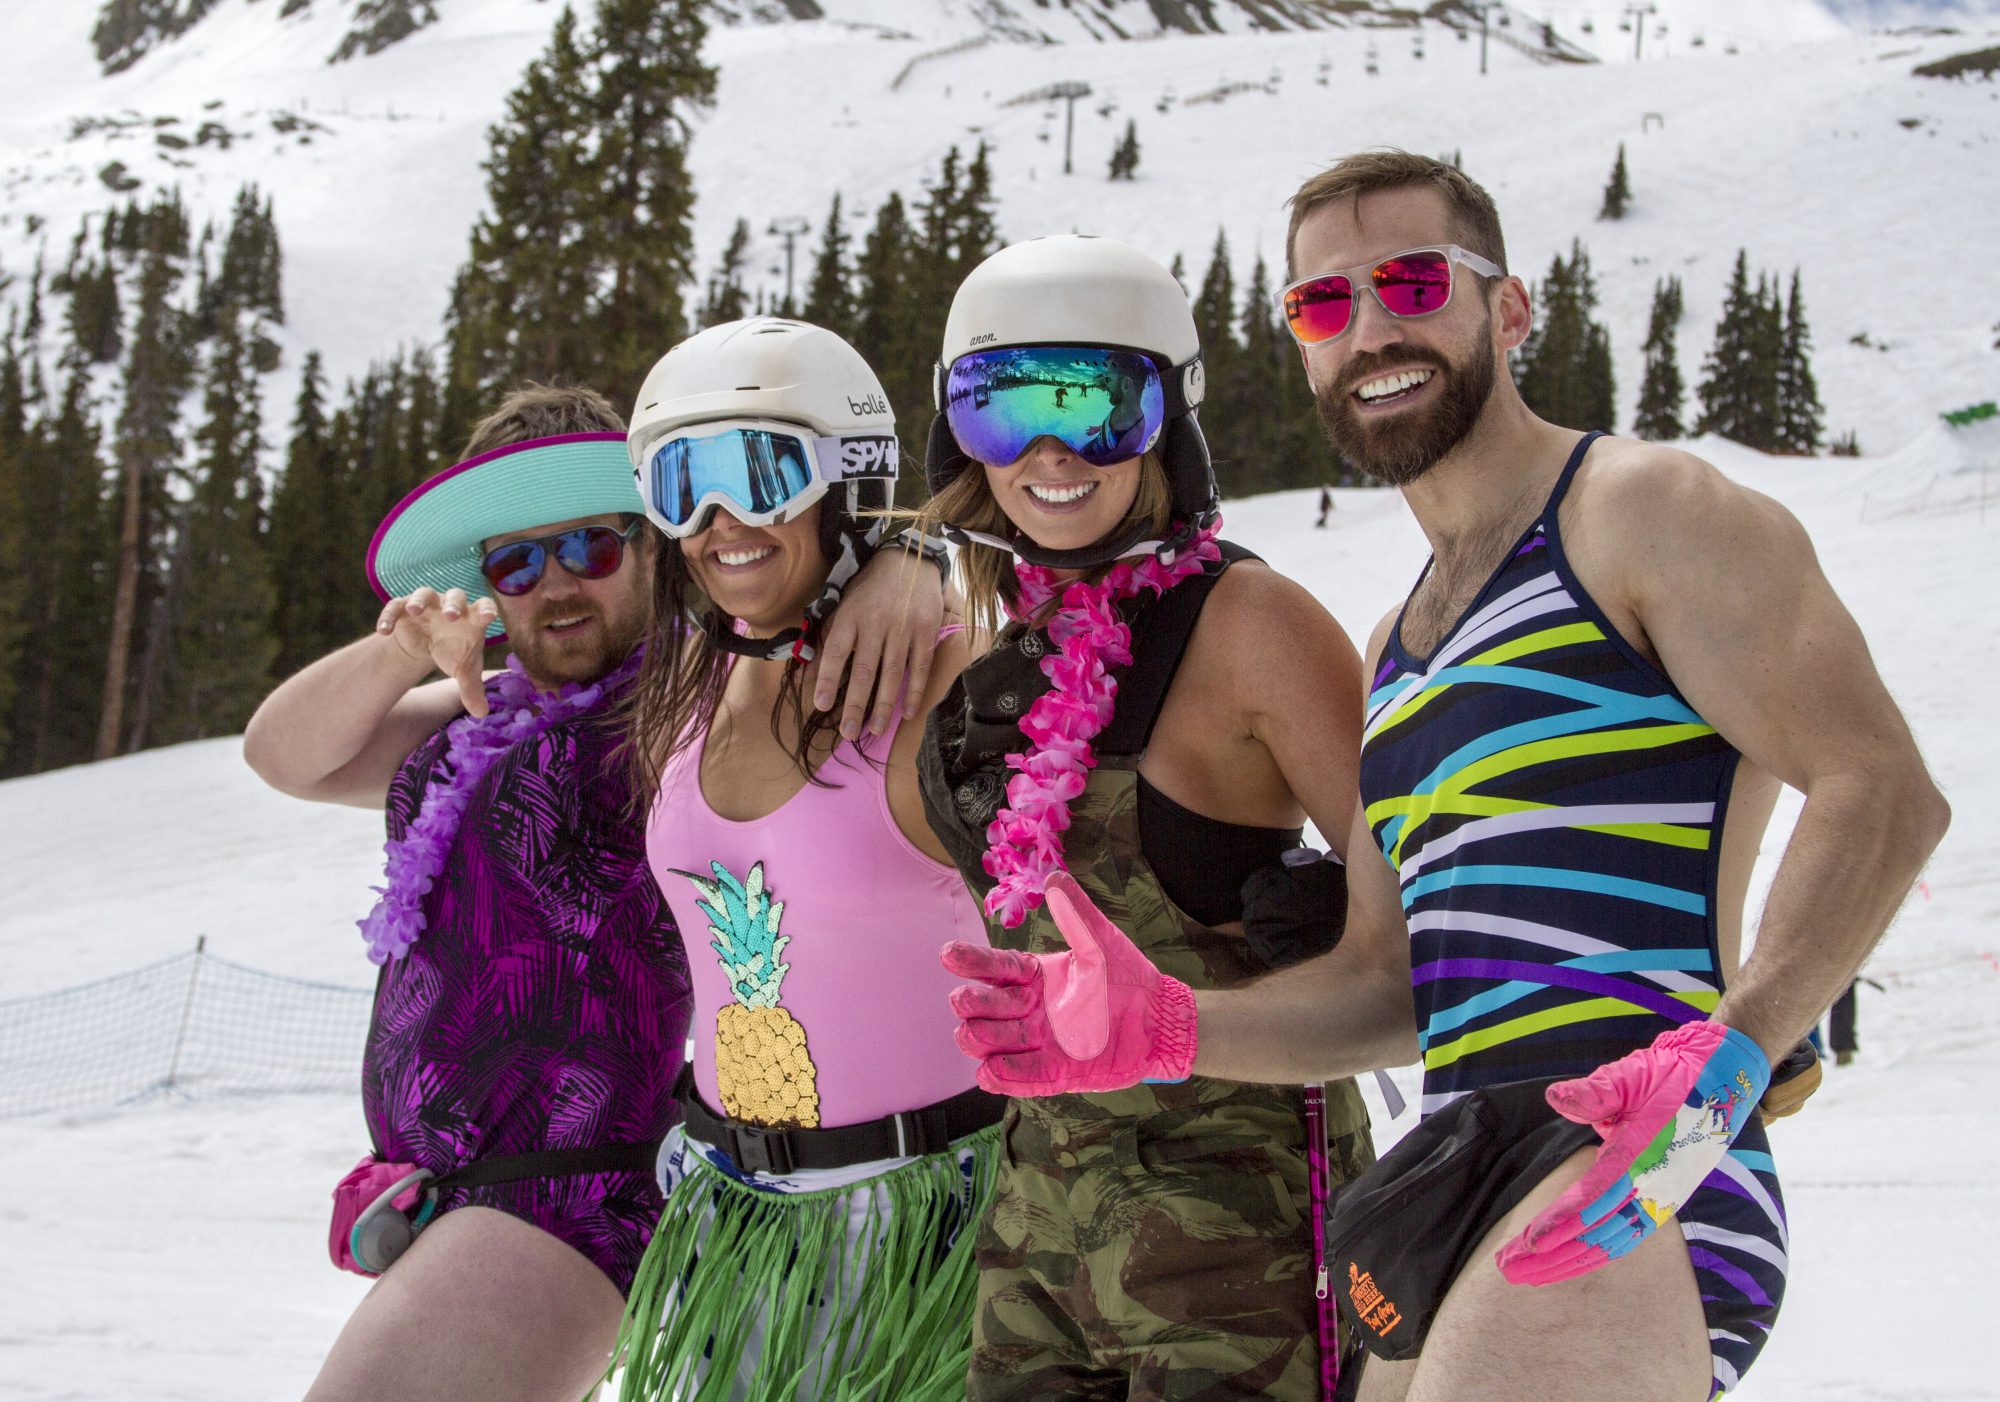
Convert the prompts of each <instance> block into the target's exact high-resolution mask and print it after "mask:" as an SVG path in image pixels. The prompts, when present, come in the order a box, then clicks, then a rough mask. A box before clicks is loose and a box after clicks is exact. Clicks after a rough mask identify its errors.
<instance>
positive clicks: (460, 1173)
mask: <svg viewBox="0 0 2000 1402" xmlns="http://www.w3.org/2000/svg"><path fill="white" fill-rule="evenodd" d="M659 1156H660V1141H659V1140H657V1139H652V1140H647V1141H646V1142H644V1143H639V1144H592V1145H590V1146H588V1147H587V1148H581V1149H537V1150H536V1151H535V1152H533V1153H530V1154H497V1155H495V1156H494V1157H492V1158H489V1159H474V1160H473V1161H472V1162H471V1163H469V1164H467V1165H465V1167H463V1168H455V1169H453V1170H452V1171H451V1172H449V1173H440V1174H439V1175H438V1176H437V1177H436V1178H433V1179H432V1180H431V1181H430V1182H429V1183H427V1184H425V1185H424V1186H425V1187H426V1188H429V1189H432V1190H434V1191H436V1192H437V1193H439V1194H440V1195H442V1194H444V1193H448V1192H451V1191H452V1190H453V1189H454V1188H484V1187H488V1186H490V1185H492V1184H494V1183H518V1182H521V1181H522V1180H524V1179H528V1178H578V1177H581V1176H583V1175H584V1174H586V1173H627V1172H638V1171H640V1170H644V1171H645V1172H647V1173H651V1172H652V1171H653V1165H654V1162H655V1161H656V1160H657V1159H658V1158H659Z"/></svg>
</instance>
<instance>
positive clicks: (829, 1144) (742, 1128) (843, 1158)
mask: <svg viewBox="0 0 2000 1402" xmlns="http://www.w3.org/2000/svg"><path fill="white" fill-rule="evenodd" d="M674 1098H675V1099H676V1100H678V1101H680V1103H681V1110H682V1113H683V1115H684V1116H685V1123H686V1125H687V1132H688V1133H689V1134H690V1135H691V1136H693V1137H694V1138H696V1139H699V1140H701V1141H702V1142H703V1143H705V1144H713V1145H714V1146H715V1147H716V1148H718V1149H720V1150H722V1151H723V1152H724V1153H725V1154H727V1155H729V1157H730V1160H731V1161H732V1162H733V1163H735V1165H736V1166H737V1167H738V1168H741V1169H743V1170H744V1171H746V1172H750V1173H778V1174H783V1173H791V1172H793V1171H794V1170H796V1169H801V1168H846V1167H847V1166H848V1165H850V1164H857V1163H868V1162H870V1161H871V1160H874V1159H888V1158H898V1159H901V1158H913V1157H915V1156H917V1155H919V1154H937V1153H942V1152H943V1151H944V1150H946V1149H948V1148H950V1147H951V1145H952V1143H953V1141H954V1140H959V1139H963V1138H965V1136H966V1135H968V1134H971V1133H973V1132H974V1131H976V1130H982V1129H984V1128H986V1127H987V1126H988V1125H992V1124H998V1123H999V1122H1000V1114H1001V1111H1002V1110H1004V1109H1005V1108H1006V1104H1007V1102H1006V1100H1005V1099H1004V1098H1003V1097H1001V1096H997V1095H992V1094H989V1093H988V1092H986V1091H983V1090H981V1089H980V1088H979V1087H977V1086H974V1087H972V1089H970V1090H965V1091H960V1092H959V1093H958V1094H957V1095H954V1096H953V1097H951V1099H949V1100H940V1101H938V1102H937V1103H936V1104H935V1105H926V1106H924V1108H923V1109H921V1110H903V1111H899V1112H898V1113H896V1114H894V1115H885V1116H883V1117H882V1118H881V1119H879V1120H870V1121H869V1122H868V1123H866V1124H858V1125H841V1126H839V1127H838V1128H836V1129H774V1128H767V1127H766V1126H764V1125H753V1124H745V1123H744V1122H743V1121H741V1120H732V1119H727V1118H725V1117H723V1116H721V1115H718V1114H716V1113H715V1112H714V1111H713V1110H711V1109H709V1108H708V1106H707V1105H705V1104H703V1103H702V1099H701V1094H700V1092H699V1091H697V1090H696V1089H695V1085H694V1071H693V1069H692V1068H690V1067H683V1068H682V1070H681V1075H680V1079H679V1080H677V1081H676V1082H675V1083H674Z"/></svg>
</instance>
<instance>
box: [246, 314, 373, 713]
mask: <svg viewBox="0 0 2000 1402" xmlns="http://www.w3.org/2000/svg"><path fill="white" fill-rule="evenodd" d="M342 466H343V464H342V463H341V461H340V459H339V458H338V457H337V456H336V455H335V453H334V450H333V437H332V425H331V424H330V422H329V421H328V418H327V411H326V380H325V375H324V371H323V369H322V365H321V360H320V354H319V352H318V351H310V352H308V353H307V355H306V363H305V368H304V369H303V370H302V371H301V372H300V374H299V393H298V398H297V399H295V400H294V401H293V404H292V432H291V439H290V441H289V442H288V443H287V444H286V447H285V466H284V471H283V473H282V474H281V475H280V476H279V478H278V481H277V485H276V486H275V487H274V488H273V489H272V492H271V512H270V531H269V542H270V560H271V580H272V593H273V612H272V630H273V632H274V633H275V634H276V636H277V655H276V659H275V662H274V664H273V671H274V675H275V676H278V677H284V676H289V675H290V674H291V673H293V672H295V671H297V670H298V669H299V668H300V667H303V666H305V665H306V664H307V663H308V662H311V661H313V660H314V659H315V658H318V657H321V656H324V655H325V654H326V653H328V652H331V651H332V650H333V649H334V648H336V647H339V646H340V645H341V644H343V643H346V642H348V641H350V640H352V639H353V638H354V637H355V636H357V635H358V634H359V632H360V631H361V630H360V628H359V627H357V626H356V618H355V615H356V613H357V612H358V611H359V610H357V607H356V605H355V602H354V601H355V600H356V598H357V597H359V596H360V595H361V593H362V592H363V591H362V590H361V589H360V588H359V587H358V586H359V583H360V569H359V566H358V565H357V563H356V561H355V559H354V558H353V556H352V555H350V554H349V553H348V552H349V550H350V548H351V546H352V545H353V542H354V539H355V537H356V536H357V535H358V534H359V531H358V530H357V529H356V527H357V526H358V524H359V523H358V522H357V520H356V519H355V518H356V514H357V513H356V512H355V510H354V507H355V502H354V500H353V495H352V491H351V487H350V484H349V483H348V482H347V480H346V477H345V475H344V474H343V472H342V470H341V469H342ZM371 602H372V600H363V601H362V605H361V606H362V607H363V608H365V607H367V605H368V604H369V603H371Z"/></svg>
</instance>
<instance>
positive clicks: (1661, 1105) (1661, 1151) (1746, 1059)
mask: <svg viewBox="0 0 2000 1402" xmlns="http://www.w3.org/2000/svg"><path fill="white" fill-rule="evenodd" d="M1770 1080H1771V1063H1770V1061H1769V1060H1768V1059H1767V1058H1766V1057H1765V1055H1764V1052H1763V1050H1762V1049H1761V1048H1760V1047H1758V1045H1757V1044H1756V1043H1755V1042H1753V1041H1751V1040H1750V1039H1749V1038H1748V1037H1746V1036H1744V1035H1743V1034H1742V1033H1741V1032H1738V1031H1736V1030H1735V1029H1733V1028H1730V1027H1725V1026H1724V1025H1723V1024H1722V1023H1719V1022H1690V1023H1688V1024H1686V1025H1685V1026H1682V1027H1676V1028H1675V1029H1674V1030H1673V1031H1671V1032H1663V1033H1661V1034H1660V1036H1659V1037H1658V1038H1657V1039H1655V1040H1654V1042H1653V1044H1652V1045H1651V1046H1649V1047H1642V1048H1641V1049H1640V1050H1638V1051H1635V1052H1633V1053H1632V1054H1631V1055H1629V1056H1622V1057H1620V1058H1619V1059H1618V1060H1616V1061H1614V1062H1611V1063H1610V1064H1609V1065H1607V1066H1600V1067H1598V1068H1597V1070H1595V1071H1593V1072H1592V1073H1591V1074H1590V1075H1588V1076H1585V1077H1583V1078H1581V1079H1580V1080H1574V1081H1558V1082H1557V1083H1556V1084H1554V1085H1552V1086H1550V1087H1549V1089H1548V1098H1549V1104H1550V1105H1552V1106H1553V1107H1555V1109H1556V1110H1557V1111H1558V1112H1559V1113H1560V1114H1561V1115H1563V1117H1564V1118H1566V1119H1570V1120H1574V1121H1576V1122H1577V1123H1578V1124H1587V1125H1592V1126H1594V1127H1595V1128H1596V1130H1597V1132H1598V1133H1599V1134H1600V1135H1602V1136H1603V1137H1604V1144H1603V1146H1602V1147H1601V1148H1600V1149H1599V1150H1598V1151H1597V1160H1596V1162H1595V1163H1593V1164H1592V1165H1591V1166H1590V1171H1589V1172H1587V1173H1585V1174H1584V1175H1583V1177H1582V1178H1580V1179H1578V1180H1577V1181H1576V1182H1575V1183H1573V1184H1571V1185H1570V1187H1569V1188H1568V1189H1567V1190H1566V1191H1565V1192H1564V1193H1563V1195H1562V1196H1561V1197H1559V1198H1557V1199H1556V1200H1555V1202H1554V1203H1552V1204H1551V1205H1550V1206H1549V1208H1548V1210H1547V1211H1546V1212H1543V1213H1542V1214H1541V1215H1540V1216H1539V1217H1537V1218H1535V1220H1534V1221H1532V1222H1530V1223H1529V1224H1528V1225H1527V1227H1526V1229H1525V1230H1523V1231H1522V1233H1521V1235H1519V1236H1517V1237H1515V1238H1514V1239H1513V1240H1512V1241H1510V1242H1508V1243H1507V1244H1506V1245H1505V1246H1503V1247H1501V1248H1500V1251H1499V1253H1498V1254H1497V1255H1496V1256H1495V1258H1494V1259H1495V1260H1496V1261H1497V1262H1498V1263H1499V1266H1500V1273H1501V1274H1502V1275H1504V1276H1506V1277H1507V1279H1509V1280H1511V1281H1513V1282H1514V1283H1515V1284H1516V1285H1553V1284H1554V1283H1555V1282H1557V1281H1559V1280H1568V1279H1570V1278H1571V1277H1572V1276H1579V1275H1585V1274H1588V1273H1589V1272H1591V1271H1594V1270H1596V1269H1597V1268H1598V1267H1600V1266H1604V1265H1607V1264H1609V1263H1610V1262H1612V1261H1615V1260H1617V1259H1618V1258H1619V1257H1620V1256H1623V1255H1625V1254H1626V1253H1627V1252H1629V1251H1631V1250H1632V1249H1633V1248H1634V1247H1636V1246H1637V1245H1638V1244H1639V1243H1640V1242H1642V1241H1644V1240H1645V1239H1646V1238H1647V1237H1649V1236H1651V1235H1652V1234H1653V1233H1654V1232H1655V1231H1656V1230H1658V1229H1659V1225H1660V1223H1662V1222H1664V1221H1665V1220H1666V1219H1667V1218H1669V1217H1671V1216H1672V1215H1673V1214H1674V1213H1676V1212H1678V1211H1679V1210H1680V1208H1681V1205H1682V1204H1683V1203H1685V1202H1686V1201H1687V1200H1688V1199H1689V1198H1690V1197H1693V1196H1694V1192H1695V1189H1697V1188H1699V1187H1700V1186H1701V1185H1702V1181H1703V1180H1704V1179H1706V1178H1707V1177H1708V1175H1709V1174H1710V1173H1712V1172H1714V1171H1715V1167H1716V1165H1717V1164H1719V1163H1721V1162H1722V1156H1723V1155H1724V1154H1725V1153H1727V1152H1728V1151H1729V1146H1730V1144H1731V1143H1733V1142H1734V1141H1735V1139H1736V1136H1737V1134H1738V1133H1740V1132H1741V1131H1742V1129H1743V1126H1744V1125H1745V1124H1747V1123H1749V1120H1750V1117H1751V1116H1752V1115H1754V1114H1756V1113H1757V1101H1758V1099H1759V1098H1760V1097H1761V1096H1762V1095H1763V1094H1764V1088H1765V1086H1767V1085H1768V1084H1769V1083H1770Z"/></svg>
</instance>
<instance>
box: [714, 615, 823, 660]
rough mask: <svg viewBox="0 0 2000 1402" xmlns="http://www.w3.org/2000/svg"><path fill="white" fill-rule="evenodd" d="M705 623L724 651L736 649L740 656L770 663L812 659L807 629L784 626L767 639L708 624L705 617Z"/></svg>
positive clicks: (719, 647) (716, 644) (718, 645)
mask: <svg viewBox="0 0 2000 1402" xmlns="http://www.w3.org/2000/svg"><path fill="white" fill-rule="evenodd" d="M702 622H703V625H704V627H705V628H706V629H707V632H708V634H709V637H710V638H711V640H712V641H713V642H714V643H715V646H716V647H717V648H718V649H720V650H721V651H723V652H733V653H735V654H736V655H737V656H738V657H756V658H762V659H763V660H765V661H767V662H810V661H812V659H813V646H812V644H811V643H809V642H807V641H806V630H805V629H804V628H781V629H779V630H778V631H777V632H775V633H773V634H772V635H771V636H770V637H768V638H753V637H751V636H750V635H749V634H747V633H739V632H737V631H736V630H735V629H734V628H714V627H708V626H707V625H708V621H707V620H706V619H704V620H702Z"/></svg>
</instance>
